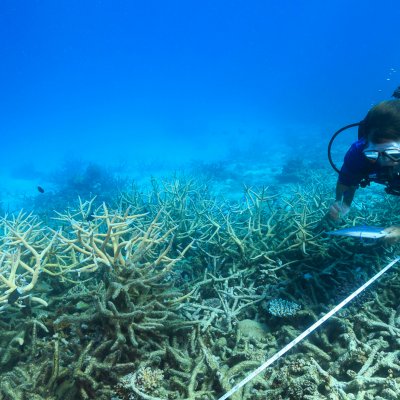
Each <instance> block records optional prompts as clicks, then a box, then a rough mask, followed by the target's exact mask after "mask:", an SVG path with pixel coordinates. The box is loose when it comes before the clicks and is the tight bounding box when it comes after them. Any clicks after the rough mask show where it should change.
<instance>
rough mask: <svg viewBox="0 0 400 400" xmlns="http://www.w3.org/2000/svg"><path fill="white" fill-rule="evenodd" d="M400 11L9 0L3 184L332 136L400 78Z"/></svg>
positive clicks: (388, 7)
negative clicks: (76, 165) (64, 171)
mask: <svg viewBox="0 0 400 400" xmlns="http://www.w3.org/2000/svg"><path fill="white" fill-rule="evenodd" d="M399 17H400V4H399V3H398V2H397V1H388V0H383V1H380V2H379V3H376V2H365V1H351V2H349V1H344V0H335V1H319V0H318V1H316V0H311V1H306V2H305V1H301V2H300V1H289V2H285V3H284V4H281V2H271V1H265V0H264V1H261V0H259V1H249V0H246V1H244V0H229V1H225V0H224V1H221V0H212V1H211V0H203V1H201V2H194V1H176V0H169V1H153V0H146V1H145V2H143V1H141V2H138V1H115V0H113V1H111V0H103V1H77V0H68V1H61V0H58V1H50V0H42V1H22V2H15V1H14V0H2V1H1V4H0V37H1V40H0V60H1V61H0V77H1V78H0V79H1V94H0V110H1V111H0V115H1V117H0V129H1V140H2V156H1V159H0V168H1V173H2V176H3V177H4V179H3V184H4V182H9V181H8V180H7V177H11V178H12V177H16V178H19V179H20V178H23V179H27V180H29V179H30V180H35V181H40V179H41V178H40V177H41V176H42V175H43V173H47V172H49V171H52V170H54V169H57V168H59V167H60V165H62V164H63V163H65V162H74V160H83V161H88V162H89V161H93V162H96V163H101V164H102V165H117V164H118V165H120V164H123V165H124V166H126V165H131V164H132V165H134V164H137V163H151V162H154V160H156V161H157V162H172V163H180V162H186V161H188V160H191V159H200V160H206V161H207V160H218V159H219V158H221V157H224V156H225V155H226V154H227V153H228V152H229V151H232V150H234V149H241V148H243V147H245V146H249V145H251V143H252V142H257V143H263V145H265V146H266V147H267V148H268V146H269V144H270V143H271V142H273V143H276V142H277V141H278V142H279V141H282V142H284V143H287V142H291V143H297V142H307V141H308V140H310V138H312V139H313V140H312V141H311V142H310V145H312V144H313V143H315V138H317V140H319V141H321V142H323V143H326V142H327V141H328V139H329V135H330V133H331V132H332V130H335V129H337V128H339V127H341V126H342V125H344V124H347V123H351V122H355V121H358V120H360V119H362V118H363V116H364V115H365V113H366V112H367V110H368V108H369V107H370V106H371V105H372V104H375V103H376V102H378V101H380V100H384V99H387V98H389V97H390V95H391V93H392V92H393V90H394V89H395V88H396V87H397V86H398V85H399V83H400V81H399V73H400V51H399V50H400V49H399V42H398V29H399V21H400V18H399ZM398 70H399V72H397V71H398ZM321 158H325V152H324V153H323V154H322V153H321Z"/></svg>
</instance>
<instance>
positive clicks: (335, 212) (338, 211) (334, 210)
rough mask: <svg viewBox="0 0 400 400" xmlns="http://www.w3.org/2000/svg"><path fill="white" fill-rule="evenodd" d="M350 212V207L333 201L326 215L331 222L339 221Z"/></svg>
mask: <svg viewBox="0 0 400 400" xmlns="http://www.w3.org/2000/svg"><path fill="white" fill-rule="evenodd" d="M349 211H350V207H349V206H348V205H347V204H345V203H343V202H342V201H335V202H334V203H333V204H332V205H331V207H330V209H329V212H328V214H327V217H328V218H330V219H331V220H332V221H335V222H336V221H339V220H340V219H341V218H343V217H344V216H345V215H346V214H347V213H348V212H349Z"/></svg>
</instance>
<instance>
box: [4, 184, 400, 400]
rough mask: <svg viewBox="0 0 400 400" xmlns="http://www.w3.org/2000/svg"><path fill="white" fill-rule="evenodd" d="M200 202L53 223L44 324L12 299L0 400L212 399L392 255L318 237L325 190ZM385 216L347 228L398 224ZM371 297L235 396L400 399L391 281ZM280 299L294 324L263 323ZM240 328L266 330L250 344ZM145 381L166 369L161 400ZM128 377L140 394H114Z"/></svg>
mask: <svg viewBox="0 0 400 400" xmlns="http://www.w3.org/2000/svg"><path fill="white" fill-rule="evenodd" d="M201 188H202V186H196V184H195V183H194V182H192V181H189V182H184V181H173V182H171V183H164V184H162V185H158V184H157V182H153V186H152V188H151V191H150V192H149V193H147V194H146V193H145V194H143V193H142V192H138V191H137V192H133V193H130V194H129V195H125V196H124V197H123V198H121V199H120V200H119V201H118V200H117V201H116V202H115V204H118V207H117V208H112V207H111V206H109V205H108V204H104V205H101V206H100V207H96V208H95V207H94V203H91V202H80V203H79V204H78V207H77V208H76V209H75V210H74V209H69V210H67V211H66V212H61V213H60V214H59V215H58V218H59V219H58V220H57V221H58V223H59V225H60V227H61V228H62V229H61V231H60V232H58V231H57V229H54V231H53V232H52V231H47V232H48V238H49V239H51V238H52V237H53V236H55V237H56V239H54V248H53V249H52V251H51V258H49V259H48V262H47V264H46V270H47V271H49V272H51V273H46V274H44V275H43V277H42V276H41V278H42V280H41V281H40V282H38V283H37V284H36V285H35V287H34V290H37V291H38V292H39V291H40V293H41V296H40V297H43V298H44V299H46V300H45V301H46V302H47V303H48V307H47V309H46V311H44V310H43V306H42V305H41V304H39V303H35V302H25V301H21V300H19V299H18V301H17V302H16V303H15V304H14V305H12V306H10V307H8V308H7V309H5V310H4V312H3V314H2V321H1V322H0V324H1V328H2V334H1V335H0V349H1V351H2V355H3V360H2V362H1V363H0V374H1V377H2V380H1V383H0V398H21V399H24V398H26V397H27V396H28V395H29V396H31V397H32V398H33V397H34V396H36V398H37V399H40V398H43V399H44V398H49V399H52V398H54V399H79V400H80V399H89V398H98V399H111V398H116V397H117V396H118V397H119V398H122V399H124V398H125V397H126V396H128V395H129V396H134V397H132V398H137V399H142V398H143V399H146V398H149V397H151V396H152V397H153V398H154V397H159V398H163V399H211V398H216V397H217V396H218V395H220V394H222V393H224V392H225V391H227V390H229V389H230V388H231V387H232V385H234V384H235V383H237V382H238V381H239V380H240V379H242V378H244V377H245V376H246V375H247V374H248V373H249V372H251V371H252V370H253V369H255V368H257V367H258V366H259V365H260V363H262V362H263V361H264V360H266V359H267V358H269V357H270V356H272V355H273V354H274V353H275V352H276V351H278V350H279V349H280V348H282V347H283V346H284V345H285V344H287V343H288V341H290V340H292V339H293V338H294V337H296V336H297V335H298V334H299V333H300V332H301V331H302V330H304V329H305V328H306V327H308V326H309V325H310V324H311V323H312V322H315V321H316V320H317V319H318V317H319V315H320V314H321V313H323V312H325V311H327V310H328V309H329V308H330V307H331V306H332V301H333V300H334V298H335V296H336V295H337V292H336V288H337V287H338V286H341V285H342V282H346V281H350V280H354V281H355V278H356V277H358V278H357V279H360V280H362V279H364V277H361V278H359V270H357V269H356V268H354V267H353V265H354V264H356V265H358V266H360V265H363V271H364V272H365V277H368V276H369V275H370V274H371V273H372V272H374V271H376V270H377V268H378V267H379V265H380V264H382V263H383V261H384V259H385V258H384V257H386V256H390V254H391V253H390V252H391V250H393V248H383V247H371V246H370V247H363V246H364V245H363V244H361V245H360V244H359V243H354V242H352V241H350V240H341V239H339V240H337V241H331V242H328V241H326V239H324V238H323V236H321V234H320V233H316V228H317V225H318V221H319V219H320V217H321V215H323V212H324V210H326V207H327V204H328V201H329V200H328V199H327V197H326V195H325V192H326V191H325V189H324V185H323V184H322V183H321V182H318V181H311V182H310V185H309V187H307V188H304V187H295V188H294V189H293V192H292V193H284V194H282V196H280V197H279V198H277V197H276V196H275V194H272V193H271V192H270V191H269V190H268V189H265V188H261V189H259V190H258V189H252V188H245V193H246V198H245V201H244V202H241V203H231V202H226V201H219V200H217V199H216V198H212V197H211V196H210V195H209V193H208V191H207V190H201ZM306 191H308V192H307V193H306ZM385 207H386V206H385ZM385 207H383V205H382V206H381V207H376V210H377V211H376V212H374V214H373V215H371V214H369V213H368V212H367V210H356V211H354V212H353V214H352V215H351V216H350V217H349V218H354V221H356V222H357V221H359V218H364V219H365V221H370V220H371V221H376V220H377V218H381V214H379V213H381V212H382V215H396V207H398V206H396V204H392V203H391V204H390V207H393V209H392V210H391V211H390V213H389V212H388V211H384V210H386V208H385ZM380 210H382V211H380ZM397 210H398V209H397ZM385 213H386V214H385ZM378 214H379V215H378ZM399 215H400V214H399ZM382 218H383V217H382ZM57 232H58V233H57ZM44 242H45V240H44V241H43V243H44ZM362 252H363V253H364V254H363V255H362V256H360V254H361V253H362ZM49 254H50V253H49ZM364 265H365V267H364ZM306 273H307V274H309V276H310V278H307V279H305V278H304V275H305V274H306ZM182 274H184V276H185V279H182ZM307 276H308V275H307ZM44 284H46V285H48V286H47V287H45V286H42V285H44ZM42 290H43V292H42ZM348 290H351V288H349V289H348ZM374 291H375V295H374V296H371V297H370V298H366V299H365V300H364V301H365V302H364V304H361V305H359V306H358V307H353V306H352V305H350V306H349V307H348V310H347V311H348V313H346V314H345V315H340V316H336V317H333V318H332V319H331V320H330V321H328V322H327V323H326V324H325V325H324V327H323V328H321V329H320V330H319V331H318V332H315V333H313V335H312V336H310V337H309V338H308V339H307V340H305V341H303V342H302V343H300V344H299V345H298V347H297V348H296V349H295V350H294V351H293V353H292V354H290V355H288V356H287V357H285V359H284V360H281V361H279V362H278V363H276V364H275V365H273V366H271V367H270V368H268V369H267V370H266V371H265V372H264V373H263V374H261V375H260V376H258V377H256V378H255V379H254V380H253V381H251V382H249V383H248V384H247V385H246V386H245V387H244V388H243V389H242V390H241V391H240V393H237V394H236V395H234V396H233V397H232V398H234V399H240V398H242V399H265V398H266V397H275V398H281V399H297V398H304V399H311V398H319V399H367V398H374V399H375V398H376V399H379V398H384V399H391V398H396V397H395V396H398V394H399V388H398V385H399V379H400V363H399V354H398V350H397V348H398V343H399V339H398V331H399V329H400V326H399V323H400V318H399V314H398V313H399V310H398V305H397V299H398V296H399V295H400V285H399V284H398V283H397V279H396V274H394V275H391V276H388V277H387V278H385V280H384V285H377V286H376V287H375V289H374ZM345 295H346V293H343V296H345ZM279 297H281V298H286V299H289V300H290V301H295V302H298V303H299V304H301V306H302V309H301V310H300V311H298V313H297V314H296V317H295V318H291V319H290V320H281V319H279V318H273V317H272V316H270V315H268V314H267V313H266V312H265V311H264V309H263V303H265V302H268V301H270V300H271V299H275V298H279ZM350 316H351V317H350ZM249 320H251V321H252V324H257V326H259V327H260V326H262V327H264V328H263V331H262V332H261V331H260V332H258V333H259V334H257V335H249V333H248V330H246V329H245V328H244V326H245V325H249V324H250V322H249ZM253 326H255V325H253ZM32 365H35V367H34V369H33V370H32ZM30 369H31V370H32V371H31V372H29V371H30ZM132 371H134V372H132ZM139 371H161V372H160V374H161V373H162V374H163V376H164V379H163V380H162V381H161V380H160V381H159V382H160V385H159V387H158V388H157V389H156V390H155V392H151V393H150V392H149V391H146V390H145V387H144V386H142V385H141V384H140V382H141V381H140V380H138V378H139ZM129 374H134V375H130V377H131V378H132V379H133V378H134V380H133V382H134V384H135V386H134V387H135V390H133V393H127V392H126V391H125V392H124V391H123V389H124V388H122V387H121V386H120V382H121V379H122V378H123V377H126V376H128V375H129ZM157 376H159V375H157ZM12 382H15V383H16V386H12ZM154 386H155V385H154ZM150 387H152V386H151V385H150V386H149V389H150ZM157 391H158V392H157ZM156 392H157V393H156ZM124 396H125V397H124Z"/></svg>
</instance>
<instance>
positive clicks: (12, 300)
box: [7, 288, 21, 304]
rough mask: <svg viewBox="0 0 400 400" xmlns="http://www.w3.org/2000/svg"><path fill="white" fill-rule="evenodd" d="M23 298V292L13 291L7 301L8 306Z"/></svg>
mask: <svg viewBox="0 0 400 400" xmlns="http://www.w3.org/2000/svg"><path fill="white" fill-rule="evenodd" d="M20 297H21V292H20V291H19V290H18V288H17V289H15V290H13V291H12V292H11V293H10V294H9V296H8V299H7V302H8V304H14V303H15V302H16V301H17V300H18V299H19V298H20Z"/></svg>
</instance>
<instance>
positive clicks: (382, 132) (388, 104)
mask: <svg viewBox="0 0 400 400" xmlns="http://www.w3.org/2000/svg"><path fill="white" fill-rule="evenodd" d="M362 124H363V135H364V137H365V138H366V140H367V142H368V143H370V142H372V143H375V144H380V143H385V142H387V143H388V142H400V100H399V99H395V100H386V101H382V102H381V103H379V104H377V105H376V106H374V107H372V108H371V109H370V110H369V111H368V114H367V116H366V117H365V119H364V121H363V123H362Z"/></svg>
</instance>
